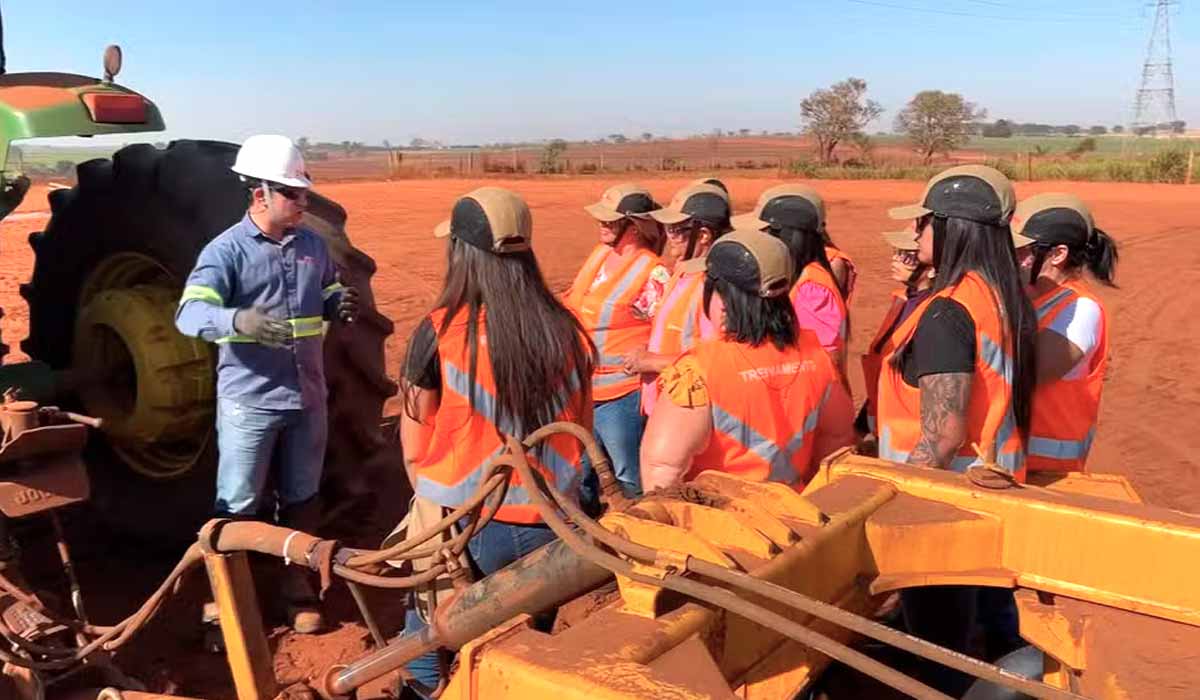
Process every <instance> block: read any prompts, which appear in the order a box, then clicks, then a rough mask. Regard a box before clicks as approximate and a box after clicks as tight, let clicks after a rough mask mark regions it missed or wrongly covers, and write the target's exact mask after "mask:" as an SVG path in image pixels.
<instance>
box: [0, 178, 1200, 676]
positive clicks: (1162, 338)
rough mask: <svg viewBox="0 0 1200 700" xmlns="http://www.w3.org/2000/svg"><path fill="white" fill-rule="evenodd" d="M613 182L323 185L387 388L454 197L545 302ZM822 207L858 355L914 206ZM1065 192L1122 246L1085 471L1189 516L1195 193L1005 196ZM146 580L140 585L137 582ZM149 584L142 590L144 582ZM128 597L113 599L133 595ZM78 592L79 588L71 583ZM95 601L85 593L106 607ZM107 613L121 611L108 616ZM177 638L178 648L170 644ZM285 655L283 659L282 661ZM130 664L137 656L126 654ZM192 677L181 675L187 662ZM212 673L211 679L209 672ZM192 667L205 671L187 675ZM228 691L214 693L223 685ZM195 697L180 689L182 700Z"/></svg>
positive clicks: (1199, 272) (763, 182)
mask: <svg viewBox="0 0 1200 700" xmlns="http://www.w3.org/2000/svg"><path fill="white" fill-rule="evenodd" d="M689 179H690V178H676V179H668V178H664V179H648V180H647V181H646V184H647V186H649V187H650V189H651V190H652V191H653V192H654V194H655V196H656V197H657V198H659V200H660V201H664V202H665V201H668V200H669V199H670V197H671V194H672V193H673V192H674V191H675V190H676V189H677V188H678V187H680V186H681V185H682V184H684V183H685V182H687V181H688V180H689ZM616 182H618V180H616V179H601V178H577V179H565V178H563V179H558V178H545V179H521V180H512V181H505V180H496V179H488V180H452V179H436V180H403V181H396V182H357V183H341V184H332V185H329V186H327V187H324V188H322V189H323V191H324V193H325V194H327V195H329V196H331V197H333V198H334V199H336V200H338V201H339V202H341V203H342V204H343V205H344V206H345V207H346V209H347V211H348V212H349V215H350V217H349V222H348V229H349V232H350V235H351V237H352V239H353V240H354V241H355V243H356V244H357V245H358V246H359V247H360V248H362V249H363V250H365V251H366V252H367V253H369V254H370V255H371V256H373V257H374V258H375V260H376V262H377V263H378V266H379V271H378V274H377V275H376V276H375V279H374V291H375V295H376V299H377V300H378V303H379V306H380V310H381V311H382V312H383V313H384V314H385V315H386V316H388V317H390V318H391V319H393V320H394V321H395V322H396V335H395V336H394V337H393V338H392V339H391V340H390V342H389V343H388V348H387V349H388V365H389V367H390V368H391V369H392V373H393V374H394V373H395V371H396V369H397V368H398V366H399V363H400V360H401V357H402V353H403V348H404V343H405V339H406V337H407V335H408V333H409V332H410V331H411V329H412V328H413V326H414V325H415V324H416V322H417V321H418V320H419V319H420V318H421V317H422V315H423V314H424V313H426V312H427V311H428V310H429V308H430V306H431V304H432V302H433V299H434V297H435V295H436V293H437V291H438V290H439V288H440V281H441V275H442V271H443V265H444V261H443V260H444V243H443V242H441V241H436V240H435V239H434V238H433V237H432V234H431V232H432V229H433V227H434V225H435V224H436V223H437V222H438V221H439V220H441V219H442V218H444V217H445V216H446V215H447V213H448V212H449V210H450V206H451V204H452V202H453V201H454V199H455V197H456V196H457V195H459V194H462V193H465V192H467V191H469V190H471V189H473V188H474V187H477V186H480V185H482V184H488V185H498V186H506V187H510V188H512V189H514V190H516V191H517V192H519V193H521V194H522V195H523V196H524V197H525V198H526V199H527V201H528V202H529V204H530V207H531V208H532V210H533V217H534V230H535V239H534V248H535V250H536V251H537V253H538V255H539V258H540V260H541V263H542V268H543V270H544V272H545V274H546V276H547V278H548V280H549V282H550V284H551V285H552V287H554V288H555V289H561V288H563V287H565V286H566V285H567V284H568V283H569V281H570V280H571V278H572V277H573V276H574V274H575V272H576V270H577V268H578V266H579V265H580V264H581V263H582V261H583V259H584V257H585V255H586V254H587V252H588V251H589V250H590V249H591V247H592V246H593V244H594V241H595V236H596V227H595V225H594V223H593V222H592V221H591V219H589V217H588V216H587V215H586V214H585V213H584V212H583V210H582V206H583V205H585V204H587V203H590V202H592V201H595V199H597V198H598V197H599V194H600V193H601V192H602V191H603V190H604V188H605V187H607V186H609V185H611V184H614V183H616ZM726 182H727V184H728V185H729V186H730V189H731V191H732V193H733V197H734V205H735V207H734V208H735V211H744V210H746V209H749V208H750V207H751V206H752V204H753V201H754V199H755V197H756V196H757V195H758V193H759V192H761V191H762V190H763V189H765V188H767V187H770V186H772V185H774V184H777V183H778V182H779V181H778V180H775V179H767V178H743V177H736V178H729V179H728V180H726ZM815 186H816V187H817V189H818V190H819V191H820V192H822V193H823V194H824V196H825V198H826V201H827V204H828V208H829V219H830V231H831V234H832V235H833V238H834V240H836V241H837V243H838V244H839V245H840V246H841V247H842V248H843V249H845V250H846V251H847V252H848V253H849V254H850V255H851V256H853V257H854V259H855V260H856V261H857V263H858V266H859V281H858V289H857V292H856V298H855V300H854V303H853V306H852V310H851V312H852V316H853V321H854V328H855V337H854V340H853V342H852V351H853V352H854V353H855V354H857V353H858V352H860V351H861V349H862V347H863V345H864V344H865V342H866V341H867V340H868V339H869V336H870V334H871V332H872V331H873V330H874V328H875V324H877V323H878V322H879V318H880V316H881V314H882V313H883V310H884V306H885V304H886V300H887V295H888V292H889V290H890V289H891V287H892V286H893V285H892V283H891V282H889V281H888V280H887V277H886V275H887V268H888V254H889V253H888V249H887V248H886V247H885V246H884V245H883V243H882V242H881V241H880V239H879V232H881V231H884V230H888V229H889V227H891V226H893V225H894V224H893V223H892V222H890V221H889V220H888V218H887V216H886V210H887V208H888V207H890V206H894V205H896V204H901V203H908V202H911V201H914V200H915V199H916V198H917V197H919V195H920V192H921V188H922V186H921V183H917V182H879V181H871V182H854V181H822V182H818V183H816V185H815ZM1058 190H1070V191H1072V192H1074V193H1076V194H1078V195H1080V196H1081V197H1083V198H1084V199H1085V200H1087V201H1088V202H1089V203H1090V204H1091V205H1092V206H1093V208H1094V211H1095V213H1096V216H1097V220H1098V221H1099V222H1100V224H1101V226H1102V227H1103V228H1104V229H1105V230H1106V231H1108V232H1109V233H1110V234H1112V235H1113V236H1114V237H1115V238H1116V239H1117V241H1118V242H1119V244H1120V246H1121V255H1122V261H1121V264H1120V267H1119V270H1118V280H1119V282H1120V284H1121V288H1120V289H1117V290H1103V291H1102V292H1101V295H1102V296H1103V298H1104V299H1105V301H1106V303H1107V306H1108V310H1109V314H1110V317H1111V326H1112V330H1111V338H1112V350H1111V352H1112V362H1111V364H1110V376H1109V378H1108V383H1107V386H1106V388H1105V395H1104V404H1103V409H1102V413H1101V419H1100V429H1099V436H1098V439H1097V442H1096V446H1095V449H1094V451H1093V456H1092V459H1091V464H1092V465H1093V468H1094V469H1095V470H1096V471H1103V472H1113V473H1118V474H1122V475H1125V476H1126V477H1128V478H1129V479H1131V480H1132V482H1133V484H1134V485H1135V486H1136V487H1137V489H1138V491H1139V492H1140V493H1141V494H1142V496H1143V498H1144V499H1145V500H1146V501H1147V502H1149V503H1153V504H1157V505H1163V506H1167V507H1170V508H1175V509H1179V510H1186V511H1191V512H1200V431H1197V430H1196V429H1195V426H1194V423H1195V417H1196V416H1197V415H1200V413H1198V410H1200V382H1196V381H1193V380H1192V379H1191V378H1192V377H1194V376H1195V375H1196V374H1197V373H1198V372H1200V354H1198V353H1197V352H1196V348H1197V347H1200V322H1198V321H1197V320H1196V315H1197V314H1198V313H1200V303H1198V300H1200V295H1198V294H1197V293H1196V291H1195V290H1196V289H1197V287H1196V286H1193V285H1197V286H1200V245H1197V244H1196V242H1195V241H1192V240H1191V236H1192V235H1196V233H1197V226H1196V224H1195V211H1196V207H1195V201H1196V197H1197V194H1196V193H1197V191H1198V190H1197V189H1195V188H1187V187H1182V186H1170V185H1132V184H1120V185H1116V184H1109V183H1063V182H1053V183H1020V184H1018V194H1019V195H1020V196H1022V197H1025V196H1029V195H1031V194H1035V193H1038V192H1045V191H1058ZM45 201H46V200H45V190H44V188H37V189H35V191H33V192H31V193H30V195H29V197H28V198H27V202H26V204H25V205H23V207H22V209H21V212H28V213H30V214H31V216H28V217H22V218H21V219H20V220H9V221H6V222H5V223H3V224H0V239H2V241H3V243H2V246H0V306H2V307H3V308H4V309H5V310H6V312H7V315H6V316H5V318H4V319H3V321H2V324H0V327H2V329H3V337H4V339H5V340H6V341H7V342H8V343H9V344H10V345H12V346H13V348H14V354H13V355H10V356H9V358H8V360H9V361H16V360H18V359H21V354H20V353H19V351H17V350H16V346H17V341H19V340H20V339H21V338H23V337H24V335H25V332H26V325H27V322H28V312H27V309H26V307H25V303H24V301H23V300H22V299H21V298H20V296H19V295H18V294H17V285H18V284H19V283H21V282H25V281H28V280H29V277H30V274H31V270H32V264H33V256H32V254H31V252H30V250H29V247H28V245H27V244H26V242H25V233H26V232H28V231H33V230H38V229H39V228H40V227H41V224H42V223H44V219H39V218H37V215H36V214H34V213H33V212H36V211H38V210H43V209H45ZM851 381H852V384H853V386H854V388H855V391H856V395H858V396H861V394H862V391H861V388H862V377H861V373H860V372H859V371H858V369H857V365H856V363H855V364H854V365H852V375H851ZM150 575H151V574H150V573H149V572H148V573H147V576H150ZM147 585H149V584H147ZM141 587H142V585H141V584H134V585H132V586H130V588H132V589H134V590H131V591H128V592H127V593H129V594H130V595H131V596H132V597H131V598H130V599H129V603H128V604H129V605H132V604H133V601H134V600H140V598H138V597H137V596H136V590H137V589H140V588H141ZM85 589H86V582H85ZM109 593H110V592H108V591H106V592H105V593H102V594H100V595H101V596H103V597H107V596H108V595H109ZM337 607H338V608H339V609H340V610H341V611H343V612H344V613H346V615H344V616H343V615H339V618H340V619H342V620H349V621H351V622H349V623H348V624H350V625H352V626H353V629H347V627H345V626H343V627H341V628H339V630H338V631H335V632H333V633H330V634H329V635H325V636H323V637H319V638H316V639H312V640H295V639H289V640H284V641H283V642H282V643H281V645H280V652H281V653H280V654H277V658H276V670H277V672H278V673H280V675H281V676H289V677H295V674H296V671H297V670H298V669H297V668H296V667H297V666H301V664H300V663H296V662H292V661H289V660H288V659H289V658H294V659H296V660H297V661H300V660H303V662H304V663H308V662H310V661H311V660H312V659H314V658H324V659H332V658H333V657H335V656H337V655H339V654H341V653H342V651H343V650H346V649H350V648H351V647H354V648H355V649H361V648H362V647H361V644H362V641H361V640H362V639H363V637H364V636H365V635H364V632H363V630H362V628H361V626H359V625H358V624H357V623H354V622H352V621H353V617H352V616H350V615H349V612H350V609H349V608H348V606H347V605H346V604H345V601H343V602H342V603H341V604H339V605H338V606H337ZM117 609H124V608H122V607H117ZM163 627H167V628H169V630H173V631H178V630H181V629H194V626H193V625H192V624H191V620H190V619H186V618H182V617H180V616H171V619H170V620H169V621H167V623H166V624H165V625H162V626H158V629H159V630H160V632H161V631H163ZM175 636H178V635H175ZM171 638H172V634H163V633H158V634H154V635H153V641H154V643H155V644H169V643H170V642H168V640H169V639H171ZM284 652H286V653H284ZM138 656H143V655H142V654H138ZM179 658H180V657H179V656H176V655H174V654H167V653H166V652H165V650H163V649H162V648H157V649H156V650H155V653H154V654H153V655H149V656H146V658H145V659H143V661H144V663H146V664H147V665H149V666H151V667H153V666H158V665H160V664H162V663H163V661H165V660H166V659H170V660H171V666H173V667H178V664H179ZM201 658H202V657H197V656H193V657H188V662H187V663H188V665H189V669H188V670H187V671H186V673H185V676H184V677H183V678H182V679H180V680H182V681H183V687H180V688H179V689H178V692H180V693H186V691H188V690H190V689H191V688H189V687H188V686H189V685H191V683H189V682H188V679H193V680H194V679H195V678H197V677H200V676H203V677H206V678H207V680H206V681H205V682H204V683H201V684H200V685H201V686H202V687H203V688H204V690H205V691H207V692H206V696H208V693H209V692H211V693H212V697H215V698H225V697H232V693H231V692H228V694H225V695H223V694H221V691H218V690H217V688H218V687H221V686H222V685H223V684H222V683H221V681H220V680H219V679H214V678H213V677H212V675H213V674H217V675H218V676H220V677H222V678H223V677H225V673H227V672H226V671H224V670H223V667H222V665H221V664H220V662H219V660H214V661H213V662H209V663H205V662H202V661H201V660H200V659H201ZM193 659H195V663H196V664H198V665H199V666H198V667H196V668H191V663H192V661H193ZM212 663H215V664H216V665H215V666H214V665H211V664H212ZM202 669H207V670H202ZM224 687H225V688H228V686H227V685H225V686H224ZM194 692H195V691H194Z"/></svg>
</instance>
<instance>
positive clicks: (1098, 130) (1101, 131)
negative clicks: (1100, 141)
mask: <svg viewBox="0 0 1200 700" xmlns="http://www.w3.org/2000/svg"><path fill="white" fill-rule="evenodd" d="M1107 133H1108V127H1106V126H1099V125H1097V126H1093V127H1091V128H1089V129H1088V134H1089V135H1091V136H1103V135H1105V134H1107Z"/></svg>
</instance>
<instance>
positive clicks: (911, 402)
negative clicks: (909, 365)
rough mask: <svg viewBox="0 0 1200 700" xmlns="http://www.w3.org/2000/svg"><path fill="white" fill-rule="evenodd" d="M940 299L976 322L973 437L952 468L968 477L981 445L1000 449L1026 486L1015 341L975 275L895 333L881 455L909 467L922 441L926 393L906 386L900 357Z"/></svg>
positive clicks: (886, 368) (885, 369)
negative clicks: (1016, 407) (1014, 381)
mask: <svg viewBox="0 0 1200 700" xmlns="http://www.w3.org/2000/svg"><path fill="white" fill-rule="evenodd" d="M938 298H950V299H953V300H954V301H957V302H958V303H960V304H962V305H963V307H965V308H966V310H967V313H968V314H970V316H971V319H972V320H973V321H974V322H975V372H974V376H973V377H972V379H971V394H970V399H969V400H968V403H967V435H966V439H965V440H964V441H963V445H962V447H961V448H960V449H959V451H958V455H957V456H956V457H955V458H954V459H953V460H951V462H950V464H949V466H948V467H947V468H948V469H951V470H953V471H956V472H964V471H966V470H967V468H968V467H971V466H974V465H978V464H982V463H983V461H982V460H981V459H980V458H979V455H978V454H977V453H976V452H975V448H974V447H973V446H972V445H973V444H978V445H979V446H980V448H981V449H982V450H983V451H984V454H987V453H988V451H989V450H990V449H991V448H993V447H994V448H995V451H996V463H997V464H998V465H999V466H1000V467H1002V468H1003V469H1006V470H1008V471H1009V472H1011V473H1012V474H1013V475H1014V476H1015V477H1016V478H1017V479H1018V480H1020V481H1024V480H1025V445H1024V444H1023V442H1022V436H1021V432H1020V430H1018V429H1017V420H1016V416H1015V415H1014V414H1013V406H1012V399H1013V389H1012V375H1013V362H1012V342H1011V340H1008V341H1004V340H1002V339H1004V338H1005V333H1004V330H1005V329H1004V324H1003V317H1002V316H1001V312H1000V307H999V304H998V302H997V300H996V297H995V294H994V293H993V292H992V290H991V288H990V287H988V285H987V283H986V282H984V281H983V278H982V277H980V276H979V275H978V274H976V273H974V272H968V273H967V274H966V275H965V276H964V277H963V279H962V281H960V282H959V283H958V284H956V285H955V286H953V287H948V288H946V289H943V290H942V291H940V292H938V293H936V294H933V295H931V296H930V297H929V298H928V299H926V300H925V301H923V302H921V305H920V306H919V307H917V309H916V310H915V311H913V313H912V314H911V315H909V317H908V318H906V319H904V323H902V324H900V327H899V328H897V329H896V332H895V333H894V334H893V336H892V350H891V352H889V353H888V355H886V356H885V357H884V360H883V363H882V372H881V374H880V377H879V395H878V398H877V402H878V404H877V405H878V416H879V418H878V420H879V456H880V457H882V458H884V459H890V460H892V461H894V462H901V463H903V462H907V461H908V457H909V455H910V454H912V451H913V449H914V448H916V446H917V443H918V442H919V441H920V439H921V390H920V388H918V387H912V386H909V385H908V384H906V383H905V382H904V376H903V372H902V371H901V367H900V366H899V355H900V353H901V351H902V350H903V349H904V348H905V347H906V346H907V345H908V344H909V343H910V342H912V339H913V336H914V334H915V333H916V331H917V324H918V323H920V321H921V317H922V316H923V315H924V314H925V311H926V309H928V308H929V304H930V303H931V302H932V301H933V300H934V299H938Z"/></svg>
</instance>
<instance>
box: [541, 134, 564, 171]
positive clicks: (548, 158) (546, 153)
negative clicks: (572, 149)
mask: <svg viewBox="0 0 1200 700" xmlns="http://www.w3.org/2000/svg"><path fill="white" fill-rule="evenodd" d="M566 151H567V142H566V141H564V140H562V139H554V140H552V141H550V142H549V143H547V144H546V146H545V147H544V148H542V158H541V162H540V163H538V172H540V173H557V172H559V171H560V167H559V164H558V159H559V157H560V156H562V154H563V153H565V152H566Z"/></svg>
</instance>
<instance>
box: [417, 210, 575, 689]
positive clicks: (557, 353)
mask: <svg viewBox="0 0 1200 700" xmlns="http://www.w3.org/2000/svg"><path fill="white" fill-rule="evenodd" d="M532 229H533V223H532V219H531V217H530V213H529V208H528V207H527V206H526V205H525V202H524V201H522V200H521V198H520V197H518V196H517V195H516V194H513V193H512V192H509V191H508V190H504V189H500V188H498V187H482V188H480V189H477V190H475V191H473V192H470V193H468V194H466V195H464V196H462V197H460V198H459V199H458V201H457V202H456V203H455V205H454V209H453V211H452V213H451V217H450V219H449V220H448V221H445V222H443V223H442V224H441V225H440V226H438V228H437V230H436V232H435V235H437V236H438V237H448V238H449V241H448V244H447V257H448V262H447V269H446V281H445V285H444V287H443V288H442V293H441V295H440V297H439V298H438V301H437V303H436V305H435V307H434V309H433V311H431V312H430V313H429V315H428V316H426V318H425V319H424V320H423V321H422V322H421V324H420V325H419V326H418V327H417V330H416V331H415V332H414V333H413V336H412V338H411V340H410V341H409V346H408V350H407V353H406V356H405V359H404V366H403V369H402V376H403V382H402V385H403V395H404V412H403V414H402V416H401V421H400V427H401V441H402V443H403V445H404V461H405V469H406V470H407V472H408V476H409V481H410V482H411V483H412V485H413V490H414V491H415V493H416V495H415V497H414V502H413V505H412V506H411V507H410V514H412V513H414V512H419V513H429V516H428V518H427V522H428V523H433V522H437V521H438V520H440V519H441V518H442V517H443V516H444V514H445V513H446V512H448V511H447V509H453V508H455V507H457V506H460V505H462V503H464V502H465V501H466V500H467V499H468V498H470V497H471V496H472V495H474V493H475V490H476V489H477V488H478V486H479V483H480V480H481V479H482V477H483V474H484V470H485V469H486V467H487V466H488V465H489V464H490V463H491V461H492V459H493V458H494V457H495V456H496V455H498V454H500V453H501V452H503V451H504V449H505V444H504V436H505V435H512V436H514V437H518V438H520V437H522V436H525V435H527V434H529V433H531V432H533V431H534V430H536V429H537V428H539V427H541V426H543V425H546V424H548V423H552V422H554V421H562V420H568V421H573V422H577V423H581V424H583V425H585V426H589V427H590V425H591V420H592V403H591V397H590V380H591V374H592V364H593V351H592V347H591V345H590V344H589V343H588V341H587V337H586V333H585V332H584V330H583V328H582V327H581V326H580V325H579V323H578V321H577V320H576V319H575V317H574V316H573V315H572V314H571V312H570V311H568V310H567V309H566V308H565V307H564V306H563V305H562V304H561V303H560V302H559V300H558V299H557V298H556V297H555V295H554V294H553V293H552V292H551V291H550V290H549V289H547V287H546V284H545V282H544V281H543V279H542V273H541V270H540V269H539V268H538V264H537V259H536V258H535V257H534V254H533V250H532V248H531V247H530V243H531V239H532V236H533V230H532ZM533 456H534V464H535V465H536V468H537V470H538V471H539V472H540V473H541V474H543V475H544V476H545V477H546V478H547V479H549V480H550V481H551V482H552V483H553V484H554V486H555V488H557V489H559V490H560V491H563V492H564V493H568V494H575V493H577V492H578V489H579V483H580V480H581V477H582V472H581V469H580V468H579V466H578V465H579V463H580V460H581V459H582V451H581V449H580V445H579V443H578V441H577V440H575V439H574V438H572V437H569V436H560V437H552V438H550V440H549V441H547V443H546V444H545V447H544V448H540V449H538V450H536V451H535V453H534V455H533ZM528 488H532V485H527V484H522V483H520V479H519V478H518V477H514V481H513V483H512V484H511V485H510V486H509V489H508V492H507V494H506V496H505V499H504V502H503V504H501V506H500V508H499V509H498V510H497V511H496V515H495V519H494V520H492V521H491V522H489V523H488V524H487V525H485V526H484V527H483V529H481V530H480V531H479V532H478V533H477V534H476V536H475V537H472V538H471V540H470V542H469V551H470V555H471V560H472V562H473V563H474V565H475V566H476V567H477V568H479V569H480V570H481V571H482V572H483V573H484V574H490V573H492V572H493V571H496V570H498V569H500V568H502V567H504V566H507V565H508V564H509V563H511V562H513V561H515V560H516V559H519V558H520V557H522V556H524V555H525V554H527V553H529V552H531V551H533V550H534V549H536V548H537V547H539V546H541V545H543V544H545V543H546V542H549V541H550V540H552V539H553V538H554V535H553V533H552V532H551V531H550V530H549V528H547V527H545V525H544V524H543V523H542V521H541V518H540V516H539V515H538V513H537V510H536V509H535V508H533V507H532V506H530V505H529V503H530V501H529V495H528V493H527V489H528ZM408 526H409V528H410V529H411V528H415V529H417V530H420V529H421V528H420V527H419V526H418V525H417V523H415V522H412V521H410V522H409V523H408ZM426 622H427V619H425V618H423V617H422V611H421V610H420V609H419V606H412V607H410V609H409V612H408V616H407V618H406V620H405V628H406V630H407V631H408V632H414V631H416V630H418V629H420V628H422V627H424V626H425V624H426ZM408 668H409V671H410V672H411V674H412V675H413V677H414V678H416V679H417V680H418V681H420V682H421V683H424V684H425V685H427V686H429V687H434V686H436V685H437V683H438V658H437V654H432V655H429V656H427V657H422V658H421V659H417V660H416V661H414V662H412V663H411V664H410V665H409V667H408Z"/></svg>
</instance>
